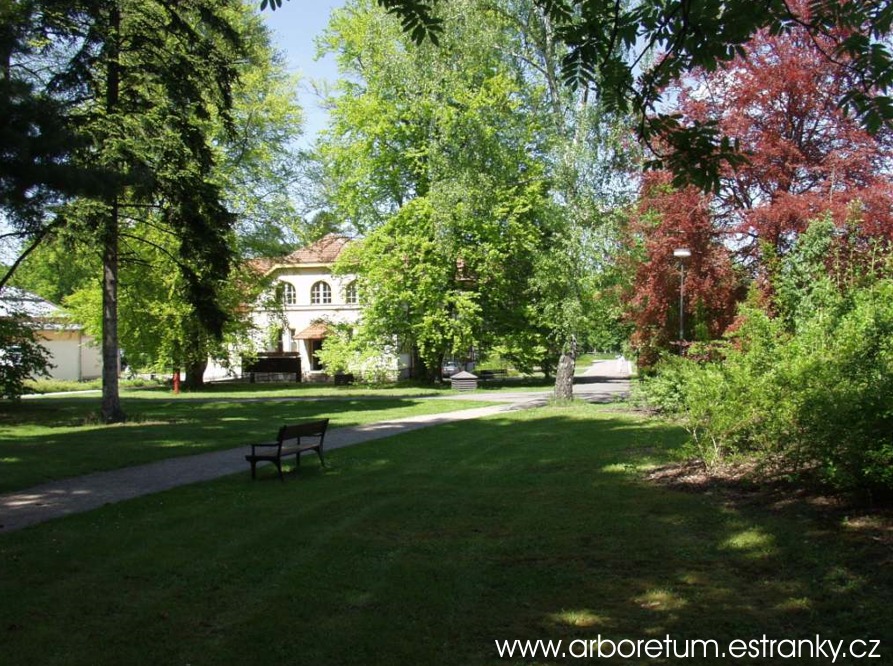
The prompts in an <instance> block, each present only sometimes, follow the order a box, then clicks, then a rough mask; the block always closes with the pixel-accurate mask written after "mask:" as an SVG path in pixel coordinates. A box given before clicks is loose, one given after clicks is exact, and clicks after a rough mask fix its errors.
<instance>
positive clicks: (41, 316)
mask: <svg viewBox="0 0 893 666" xmlns="http://www.w3.org/2000/svg"><path fill="white" fill-rule="evenodd" d="M13 316H20V317H24V318H25V319H26V320H27V321H30V322H32V323H33V324H37V325H38V327H40V328H44V329H78V328H80V326H78V325H77V324H75V323H74V322H72V321H71V320H70V319H69V315H68V313H66V312H65V311H64V310H62V309H61V308H59V307H58V306H56V305H53V304H52V303H50V302H49V301H47V300H45V299H43V298H41V297H40V296H38V295H36V294H32V293H31V292H30V291H25V290H24V289H19V288H18V287H4V289H3V291H0V318H3V317H13Z"/></svg>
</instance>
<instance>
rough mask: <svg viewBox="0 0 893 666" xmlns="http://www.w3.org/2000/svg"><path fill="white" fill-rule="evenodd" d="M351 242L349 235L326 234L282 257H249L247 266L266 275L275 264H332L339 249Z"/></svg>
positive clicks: (339, 251)
mask: <svg viewBox="0 0 893 666" xmlns="http://www.w3.org/2000/svg"><path fill="white" fill-rule="evenodd" d="M350 242H351V238H350V237H349V236H341V235H339V234H328V235H327V236H323V237H322V238H320V239H319V240H318V241H316V242H315V243H313V244H312V245H308V246H307V247H302V248H301V249H299V250H295V251H294V252H292V253H291V254H289V255H286V256H284V257H258V258H256V259H249V260H248V266H249V268H252V269H254V270H255V271H257V272H258V273H260V274H262V275H266V274H267V273H269V272H270V271H271V270H273V269H274V268H275V267H277V266H299V265H300V264H332V263H335V260H336V259H337V258H338V255H339V254H341V251H342V250H343V249H344V248H345V247H346V246H347V244H348V243H350Z"/></svg>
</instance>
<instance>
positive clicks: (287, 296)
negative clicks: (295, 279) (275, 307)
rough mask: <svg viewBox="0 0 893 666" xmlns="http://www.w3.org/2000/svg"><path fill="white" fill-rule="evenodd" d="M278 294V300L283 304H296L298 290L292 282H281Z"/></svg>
mask: <svg viewBox="0 0 893 666" xmlns="http://www.w3.org/2000/svg"><path fill="white" fill-rule="evenodd" d="M279 294H280V296H279V300H280V302H281V303H282V304H283V305H297V304H298V292H297V290H296V289H295V286H294V285H293V284H290V283H288V282H283V283H282V286H281V287H280V292H279Z"/></svg>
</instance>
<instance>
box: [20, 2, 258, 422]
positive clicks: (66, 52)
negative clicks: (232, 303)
mask: <svg viewBox="0 0 893 666" xmlns="http://www.w3.org/2000/svg"><path fill="white" fill-rule="evenodd" d="M29 7H32V8H33V9H32V10H31V11H30V13H29V14H28V15H27V16H26V17H25V20H26V21H27V20H33V19H35V18H40V21H41V24H40V26H39V28H40V30H43V32H44V33H45V34H46V35H47V39H46V40H44V41H43V42H42V43H41V45H40V47H39V48H36V49H31V50H30V51H27V50H24V49H20V50H19V51H18V52H17V53H16V54H15V55H14V56H13V57H11V58H10V60H11V61H13V60H14V61H15V63H16V66H21V67H22V68H23V69H27V68H28V65H29V64H33V63H37V62H39V63H40V64H41V65H43V66H44V69H43V70H42V71H45V72H46V74H45V75H43V76H42V77H39V79H37V80H34V81H29V82H28V83H29V84H30V85H32V87H33V89H35V90H36V89H37V87H38V85H39V86H40V90H42V91H45V94H46V95H48V96H49V97H50V98H51V99H52V100H54V101H56V102H57V104H58V105H59V106H64V110H65V118H64V120H65V123H64V125H65V126H66V127H69V128H76V129H77V135H78V137H79V138H80V140H81V141H80V143H79V144H78V145H76V146H75V147H74V148H73V149H72V150H70V151H69V152H68V155H67V160H68V162H69V163H70V165H71V166H72V167H75V168H78V169H80V171H81V172H82V173H94V172H99V173H104V174H106V184H105V187H104V188H103V190H102V192H101V193H100V195H99V196H93V197H83V196H82V197H80V198H79V199H77V200H76V201H74V202H72V203H70V204H66V206H65V207H64V208H63V209H60V210H59V211H58V212H57V213H56V215H54V216H48V217H47V218H45V220H44V221H43V223H42V226H41V227H39V228H37V229H32V230H30V231H29V230H28V229H25V231H29V234H28V235H29V236H30V237H31V238H32V239H34V240H38V241H39V240H41V239H42V238H43V237H45V235H46V231H47V230H51V229H53V228H54V227H60V226H66V227H68V228H69V229H70V230H71V231H72V233H73V234H74V235H75V237H77V238H78V239H79V240H80V241H81V242H86V243H92V244H94V245H95V246H97V247H99V248H101V249H102V255H103V258H102V285H103V322H104V325H103V335H102V347H103V353H102V356H103V397H102V408H101V412H102V418H103V420H104V421H106V422H113V421H119V420H122V419H123V418H124V414H123V411H122V409H121V405H120V398H119V393H118V361H119V344H118V311H117V298H118V270H119V262H120V241H121V237H122V234H124V233H126V232H127V230H128V228H129V227H130V226H131V225H133V224H137V223H138V221H137V220H138V216H136V215H133V214H132V213H133V211H139V210H140V209H141V208H143V207H145V206H154V207H156V208H157V209H158V211H159V214H158V221H159V224H161V225H162V226H164V227H165V228H166V229H168V230H169V231H170V232H171V233H172V234H173V236H174V237H175V238H176V239H177V247H176V251H175V256H176V265H177V268H178V269H179V271H180V273H181V275H182V277H183V294H184V296H185V298H186V299H187V300H188V301H189V302H190V303H191V304H192V307H193V309H194V313H195V316H196V317H197V318H198V320H199V321H200V322H201V323H202V325H203V326H205V327H206V328H207V329H208V330H209V331H211V332H212V333H219V332H220V331H221V330H222V327H223V324H224V322H225V320H226V316H227V315H226V313H225V312H224V310H223V309H222V308H221V306H220V303H219V302H218V299H217V297H216V294H217V292H218V286H219V285H220V284H221V282H222V280H224V279H225V278H226V276H227V274H228V272H229V269H230V265H231V263H232V258H233V253H232V251H231V244H230V241H231V238H230V234H231V230H232V227H233V224H234V217H233V215H232V214H231V213H230V212H229V210H227V208H226V206H225V205H224V204H223V200H222V196H221V193H220V188H219V185H218V184H217V183H215V182H213V180H212V179H211V174H212V169H213V166H214V163H215V153H214V148H213V146H212V139H213V128H214V119H216V118H219V119H223V121H224V122H227V118H228V113H229V109H230V107H231V104H232V95H231V88H232V85H233V83H234V81H235V80H236V77H237V69H236V64H237V62H238V61H239V60H240V59H241V58H242V57H243V49H242V45H241V40H240V36H239V32H238V30H237V29H236V28H235V27H234V22H235V21H236V20H237V18H238V12H239V11H240V7H239V5H238V3H236V2H235V1H234V0H233V1H232V2H213V3H212V2H208V1H206V0H175V1H172V2H171V1H168V2H153V1H145V2H144V1H142V0H140V1H136V0H81V1H80V2H52V1H51V0H46V1H45V2H36V1H35V3H33V4H30V3H29ZM46 16H50V17H52V18H53V20H52V21H48V20H47V19H46V18H45V17H46ZM47 26H49V27H47ZM40 30H38V32H40ZM29 59H31V61H32V62H31V63H29Z"/></svg>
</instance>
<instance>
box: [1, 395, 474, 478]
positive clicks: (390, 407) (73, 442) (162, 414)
mask: <svg viewBox="0 0 893 666" xmlns="http://www.w3.org/2000/svg"><path fill="white" fill-rule="evenodd" d="M485 404H487V403H485V402H481V401H467V400H449V399H446V400H424V399H422V398H419V397H391V396H387V395H384V396H382V395H376V396H370V395H365V396H364V395H358V396H356V397H352V398H351V397H347V396H345V397H342V398H340V399H337V400H336V399H324V398H322V399H316V400H307V401H303V400H290V399H279V400H273V399H242V400H235V399H231V398H227V397H225V396H220V397H218V398H217V399H215V400H207V399H204V400H196V399H187V398H185V397H184V396H182V395H181V396H173V395H171V394H169V393H168V394H167V396H166V398H165V397H164V396H161V395H159V394H154V395H147V394H144V393H142V392H128V393H126V394H125V397H124V399H123V405H124V409H125V411H126V412H127V414H128V421H127V422H126V423H124V424H121V425H116V426H103V425H100V424H99V423H98V421H97V418H96V406H97V398H96V397H95V396H77V397H74V396H71V397H52V398H39V399H33V400H23V401H21V402H19V403H9V402H5V403H4V402H0V472H2V473H0V492H7V491H11V490H19V489H22V488H27V487H30V486H33V485H36V484H39V483H43V482H45V481H51V480H55V479H62V478H66V477H71V476H78V475H80V474H87V473H89V472H95V471H101V470H109V469H117V468H120V467H126V466H128V465H138V464H142V463H147V462H154V461H156V460H161V459H163V458H172V457H175V456H182V455H191V454H195V453H205V452H208V451H217V450H221V449H226V448H231V447H235V446H241V445H248V444H250V443H251V442H257V441H267V440H270V439H274V438H275V435H276V429H277V428H278V427H279V426H280V425H282V424H283V423H290V422H293V421H296V420H300V419H308V418H323V417H328V418H330V419H331V423H330V427H332V428H340V427H344V426H354V425H363V424H367V423H373V422H376V421H385V420H390V419H397V418H403V417H408V416H416V415H420V414H435V413H443V412H449V411H455V410H461V409H469V408H472V407H480V406H482V405H485Z"/></svg>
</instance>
